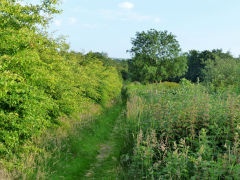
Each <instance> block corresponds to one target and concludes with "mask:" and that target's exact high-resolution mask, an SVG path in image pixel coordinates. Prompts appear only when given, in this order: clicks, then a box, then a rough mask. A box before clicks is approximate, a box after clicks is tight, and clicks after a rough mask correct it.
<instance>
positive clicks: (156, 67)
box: [0, 0, 240, 179]
mask: <svg viewBox="0 0 240 180" xmlns="http://www.w3.org/2000/svg"><path fill="white" fill-rule="evenodd" d="M58 4H59V1H58V0H42V1H39V4H31V3H28V4H27V3H24V2H23V1H20V0H19V1H16V0H1V1H0V19H1V20H2V21H0V42H1V43H0V163H1V164H0V165H1V167H2V166H3V168H2V169H7V171H8V173H6V174H11V175H10V176H9V177H11V178H20V179H60V178H62V177H64V178H66V179H76V178H86V179H89V178H105V177H108V178H110V177H111V178H112V179H116V178H120V179H238V178H239V176H240V161H239V156H240V141H239V135H240V96H239V93H240V59H239V58H235V57H233V56H232V55H231V53H230V52H223V51H222V50H221V49H216V50H212V51H209V50H205V51H196V50H191V51H189V52H187V53H183V52H182V51H181V48H180V45H179V43H178V41H177V39H176V36H174V35H173V34H172V33H169V32H168V31H157V30H154V29H151V30H149V31H146V32H144V31H143V32H137V33H136V37H135V38H133V39H132V45H133V47H132V48H131V49H130V50H129V52H130V53H131V55H132V58H131V59H129V60H121V59H111V58H109V57H108V55H107V54H106V53H99V52H89V53H86V54H83V53H80V52H74V51H70V50H69V49H70V47H69V45H68V44H66V43H65V41H64V39H62V38H58V39H57V38H53V37H51V36H50V35H49V34H48V32H47V27H48V24H49V23H50V22H51V19H52V17H53V16H54V15H55V14H58V13H60V12H61V10H59V9H58V8H57V7H58ZM123 80H125V82H124V84H126V86H125V87H124V88H122V84H123V82H122V81H123ZM129 81H132V83H129ZM164 81H165V82H164ZM150 83H155V84H150ZM193 83H195V84H193ZM143 84H145V85H143ZM120 94H121V95H122V101H123V104H125V103H126V113H125V111H123V112H124V113H125V114H124V113H123V112H122V113H121V111H122V108H123V105H122V104H121V103H120V102H119V101H118V103H117V104H114V102H116V101H115V100H116V99H117V98H120ZM113 104H114V106H113V107H111V105H113ZM100 112H102V113H103V114H102V115H99V114H100ZM119 114H121V119H120V120H121V122H119V121H116V119H117V117H118V116H119ZM116 123H117V124H116ZM116 128H117V130H116ZM109 136H113V137H109ZM106 142H107V143H109V144H111V145H112V151H111V152H110V153H109V156H106V159H104V160H103V161H102V162H101V164H100V166H101V167H99V166H92V165H93V164H94V163H96V162H97V158H98V155H99V154H100V155H101V152H100V149H101V145H103V144H104V143H106ZM26 155H28V156H27V158H26ZM119 164H121V167H119ZM112 167H114V168H113V171H111V168H112ZM92 170H93V171H92ZM88 172H89V173H88ZM4 177H6V176H2V170H1V169H0V179H3V178H4Z"/></svg>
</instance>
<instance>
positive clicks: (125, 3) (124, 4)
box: [118, 2, 134, 9]
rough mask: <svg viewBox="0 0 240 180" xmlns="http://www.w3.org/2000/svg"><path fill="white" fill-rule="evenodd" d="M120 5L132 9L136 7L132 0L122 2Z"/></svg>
mask: <svg viewBox="0 0 240 180" xmlns="http://www.w3.org/2000/svg"><path fill="white" fill-rule="evenodd" d="M118 7H119V8H122V9H132V8H134V4H133V3H131V2H122V3H119V4H118Z"/></svg>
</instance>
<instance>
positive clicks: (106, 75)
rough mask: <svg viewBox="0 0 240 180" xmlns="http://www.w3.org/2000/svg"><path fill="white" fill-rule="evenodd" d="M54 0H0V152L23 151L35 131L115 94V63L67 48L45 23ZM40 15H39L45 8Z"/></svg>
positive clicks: (3, 154) (118, 81)
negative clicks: (29, 1) (32, 0)
mask: <svg viewBox="0 0 240 180" xmlns="http://www.w3.org/2000/svg"><path fill="white" fill-rule="evenodd" d="M57 2H58V1H55V0H54V1H48V0H46V1H42V4H39V5H21V4H19V3H18V1H11V0H10V1H5V0H4V1H1V2H0V19H4V21H1V22H0V42H1V43H0V157H1V158H7V157H11V156H12V155H16V154H18V153H20V152H22V151H25V150H26V149H28V148H26V144H29V143H30V144H31V141H32V138H33V137H34V136H37V135H40V134H41V133H42V132H43V131H44V130H45V129H47V128H49V127H54V126H59V125H60V124H61V123H60V121H59V120H58V119H59V117H61V116H63V115H71V114H72V113H73V112H82V111H83V110H84V107H85V106H86V105H87V104H90V103H95V104H101V105H105V104H107V103H108V102H109V101H110V100H111V99H113V98H115V97H116V96H118V95H119V94H120V90H121V84H122V82H121V81H122V80H121V78H120V77H119V73H118V72H117V70H116V69H115V68H114V67H111V66H104V65H103V64H102V62H101V61H100V60H99V59H97V58H95V59H92V58H90V57H87V56H85V55H83V54H81V53H74V52H69V51H68V45H67V44H66V43H64V41H62V40H57V39H54V38H51V37H50V36H49V35H48V33H47V32H46V31H45V29H44V28H42V29H41V28H39V27H38V26H40V27H45V26H46V24H47V23H48V21H49V19H48V17H51V16H52V15H53V14H55V13H58V12H59V11H58V10H57V9H56V4H57ZM43 12H44V13H45V14H44V13H43Z"/></svg>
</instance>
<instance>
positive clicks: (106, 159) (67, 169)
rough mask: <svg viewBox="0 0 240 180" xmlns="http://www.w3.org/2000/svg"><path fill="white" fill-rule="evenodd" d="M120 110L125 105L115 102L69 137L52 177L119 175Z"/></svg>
mask: <svg viewBox="0 0 240 180" xmlns="http://www.w3.org/2000/svg"><path fill="white" fill-rule="evenodd" d="M121 112H122V105H120V104H118V105H115V106H113V107H111V108H109V109H107V110H106V111H105V113H103V114H102V115H100V116H99V117H97V118H96V119H94V120H93V121H92V122H91V123H90V124H89V125H88V126H84V127H81V128H80V129H79V131H78V134H77V135H75V136H74V137H69V140H68V143H67V146H69V148H68V149H67V151H66V152H63V153H62V157H61V159H60V160H59V161H58V162H57V163H56V165H54V167H52V170H50V171H51V175H50V176H49V179H53V180H55V179H56V180H58V179H66V180H75V179H76V180H78V179H106V180H108V179H109V180H111V179H117V175H118V157H119V155H120V148H119V145H120V144H121V143H122V142H121V140H120V139H119V138H117V130H118V128H117V126H118V125H119V122H120V121H121V117H122V116H121V114H122V113H121Z"/></svg>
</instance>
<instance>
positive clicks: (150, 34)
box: [129, 29, 187, 83]
mask: <svg viewBox="0 0 240 180" xmlns="http://www.w3.org/2000/svg"><path fill="white" fill-rule="evenodd" d="M132 45H133V47H132V48H131V50H130V51H129V52H130V53H131V54H132V55H133V58H132V60H130V67H129V71H130V73H131V74H132V80H137V81H141V82H144V83H146V82H159V81H162V80H167V79H169V78H175V77H179V76H181V75H183V74H184V73H185V72H186V70H187V60H186V58H185V56H181V55H180V52H181V49H180V45H179V43H178V41H177V40H176V38H175V36H174V35H172V34H171V33H168V32H167V31H157V30H154V29H151V30H149V31H147V32H144V31H143V32H137V33H136V38H135V39H132Z"/></svg>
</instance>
